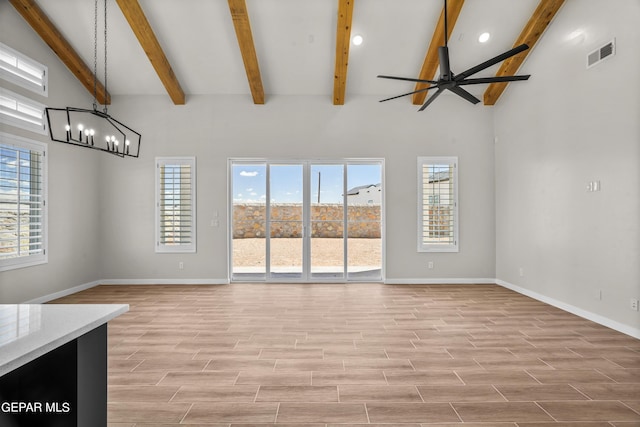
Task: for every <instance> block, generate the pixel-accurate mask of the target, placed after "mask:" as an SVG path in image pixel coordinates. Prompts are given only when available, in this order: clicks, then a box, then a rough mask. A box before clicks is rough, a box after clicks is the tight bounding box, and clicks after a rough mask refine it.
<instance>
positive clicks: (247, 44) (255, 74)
mask: <svg viewBox="0 0 640 427" xmlns="http://www.w3.org/2000/svg"><path fill="white" fill-rule="evenodd" d="M228 1H229V11H230V12H231V18H232V19H233V26H234V28H235V30H236V38H237V39H238V46H239V47H240V53H241V54H242V61H243V62H244V70H245V72H246V73H247V80H248V81H249V88H250V89H251V96H252V97H253V103H254V104H264V88H263V86H262V77H261V75H260V67H259V65H258V55H257V54H256V47H255V44H254V43H253V34H252V33H251V22H250V21H249V14H248V13H247V5H246V2H245V0H228Z"/></svg>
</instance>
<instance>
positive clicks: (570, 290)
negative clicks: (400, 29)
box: [495, 0, 640, 334]
mask: <svg viewBox="0 0 640 427" xmlns="http://www.w3.org/2000/svg"><path fill="white" fill-rule="evenodd" d="M638 22H640V2H638V1H637V0H623V1H616V2H615V5H613V4H612V2H604V1H601V0H580V1H568V2H566V3H565V5H564V6H563V8H562V9H561V10H560V11H559V13H558V15H557V16H556V19H555V20H554V22H553V23H552V25H551V27H550V28H549V30H548V31H547V32H546V33H545V34H544V36H543V37H542V39H541V41H540V43H539V45H538V46H537V47H536V49H535V50H534V51H533V52H532V54H531V56H530V58H529V59H528V60H527V62H526V63H525V65H524V68H523V70H522V71H523V72H525V73H531V74H532V77H531V79H530V80H529V81H528V82H527V83H526V84H522V85H518V86H517V87H516V86H515V85H512V86H511V87H510V88H509V90H508V91H507V92H506V93H505V96H504V97H503V98H502V99H501V100H500V102H499V103H498V105H497V106H496V111H495V123H496V125H495V132H496V136H497V138H498V142H497V145H496V149H495V159H496V160H495V166H496V224H497V226H496V235H497V244H496V247H497V249H496V258H497V259H496V272H497V277H498V279H501V280H503V281H505V282H507V283H508V284H511V285H515V286H516V287H519V288H521V289H522V290H525V291H527V292H531V293H534V294H537V295H541V296H543V297H545V298H547V299H552V300H555V301H556V302H560V303H562V304H566V305H569V306H572V307H574V308H576V309H577V310H574V311H578V312H579V311H580V310H583V311H586V312H590V313H593V314H595V315H596V316H603V317H604V318H607V319H610V320H612V321H613V322H617V323H619V324H621V325H623V326H624V327H625V328H627V329H629V328H631V329H632V330H633V329H635V333H636V334H637V333H638V331H640V314H639V313H638V312H637V311H631V310H630V302H629V300H630V299H631V298H636V299H637V298H640V251H639V245H640V231H639V227H638V224H639V222H640V187H639V185H640V80H639V79H638V76H639V72H640V55H639V54H638V47H639V46H640V30H639V29H638V28H639V27H638ZM576 31H582V33H576ZM613 37H615V38H616V41H617V53H616V55H615V56H614V57H612V58H610V59H608V60H606V61H604V62H602V63H601V64H599V65H597V66H595V67H593V68H591V69H588V70H587V69H586V55H587V53H588V52H590V51H592V50H593V49H595V48H597V47H599V46H601V45H602V44H604V43H606V42H607V41H609V40H610V39H611V38H613ZM595 180H599V181H600V182H601V185H602V191H600V192H587V191H586V187H587V183H588V182H590V181H595ZM520 268H522V272H523V275H521V274H520ZM600 292H601V295H602V299H600Z"/></svg>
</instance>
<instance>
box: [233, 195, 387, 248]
mask: <svg viewBox="0 0 640 427" xmlns="http://www.w3.org/2000/svg"><path fill="white" fill-rule="evenodd" d="M343 218H344V207H343V206H342V205H340V204H320V205H311V236H312V237H325V238H340V237H343V235H344V222H343ZM347 218H348V225H347V230H348V237H349V238H371V239H379V238H380V228H381V222H380V221H381V218H380V206H379V205H353V206H348V207H347ZM265 224H266V206H265V205H264V204H259V203H256V204H253V203H241V204H234V205H233V238H234V239H254V238H264V237H265V236H266V231H265ZM271 237H272V238H289V237H293V238H296V237H302V205H300V204H272V205H271Z"/></svg>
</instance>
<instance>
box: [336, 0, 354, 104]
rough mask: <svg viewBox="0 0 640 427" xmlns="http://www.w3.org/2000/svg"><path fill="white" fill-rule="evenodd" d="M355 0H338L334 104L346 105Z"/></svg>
mask: <svg viewBox="0 0 640 427" xmlns="http://www.w3.org/2000/svg"><path fill="white" fill-rule="evenodd" d="M354 3H355V0H338V26H337V29H336V67H335V72H334V76H333V77H334V80H333V105H344V96H345V92H346V90H347V67H348V66H349V45H350V43H351V21H352V19H353V4H354Z"/></svg>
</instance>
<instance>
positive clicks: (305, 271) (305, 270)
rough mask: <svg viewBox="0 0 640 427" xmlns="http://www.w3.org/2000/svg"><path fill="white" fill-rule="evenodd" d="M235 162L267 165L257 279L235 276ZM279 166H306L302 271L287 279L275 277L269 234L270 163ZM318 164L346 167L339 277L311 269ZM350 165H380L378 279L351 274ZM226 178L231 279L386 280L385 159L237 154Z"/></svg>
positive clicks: (335, 281)
mask: <svg viewBox="0 0 640 427" xmlns="http://www.w3.org/2000/svg"><path fill="white" fill-rule="evenodd" d="M234 165H264V166H265V174H266V176H265V179H266V188H265V196H266V200H265V237H264V238H265V272H264V274H261V273H257V274H256V277H255V278H252V277H250V276H249V275H247V276H245V277H242V278H234V271H233V240H234V239H233V235H234V230H233V223H234V220H233V218H234V217H233V214H234V199H233V198H234V194H233V166H234ZM272 165H273V166H278V165H301V166H302V168H303V171H302V174H303V177H302V179H303V208H302V212H303V218H302V230H303V233H302V242H303V243H302V245H303V248H302V251H303V252H302V273H301V275H300V277H299V278H297V277H294V278H286V277H273V274H272V272H271V259H270V258H271V233H270V229H269V226H270V221H271V212H270V211H271V209H270V206H271V194H270V192H271V185H270V178H271V177H270V172H271V166H272ZM315 165H342V166H343V195H342V205H343V220H342V221H343V265H342V270H343V276H342V277H340V278H338V279H336V278H322V277H318V276H315V277H314V276H313V273H312V271H311V267H312V265H311V256H312V254H311V247H310V245H311V241H312V236H311V233H312V230H311V222H312V221H311V209H310V208H311V192H312V189H311V188H310V183H311V176H310V175H311V168H312V167H313V166H315ZM350 165H379V166H380V184H381V185H382V198H381V204H380V239H381V241H380V245H381V260H380V261H381V262H380V277H377V278H375V279H371V278H367V277H364V278H358V277H352V275H351V274H349V258H348V255H349V254H348V240H349V238H348V224H349V218H348V207H349V206H348V203H347V191H348V190H349V188H348V169H349V168H348V167H349V166H350ZM227 180H228V187H227V191H228V194H227V195H228V197H227V217H228V218H229V220H228V221H227V243H228V245H227V246H228V248H227V254H228V256H227V259H228V279H229V282H261V283H264V282H267V283H282V282H292V283H315V282H318V283H320V282H329V283H347V282H370V283H384V280H385V270H386V254H385V252H386V249H385V247H386V231H385V230H386V224H385V217H386V214H385V210H386V208H385V206H386V200H385V199H386V191H385V190H386V186H385V161H384V158H342V159H297V158H296V159H294V158H241V157H238V158H236V157H234V158H228V160H227Z"/></svg>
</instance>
